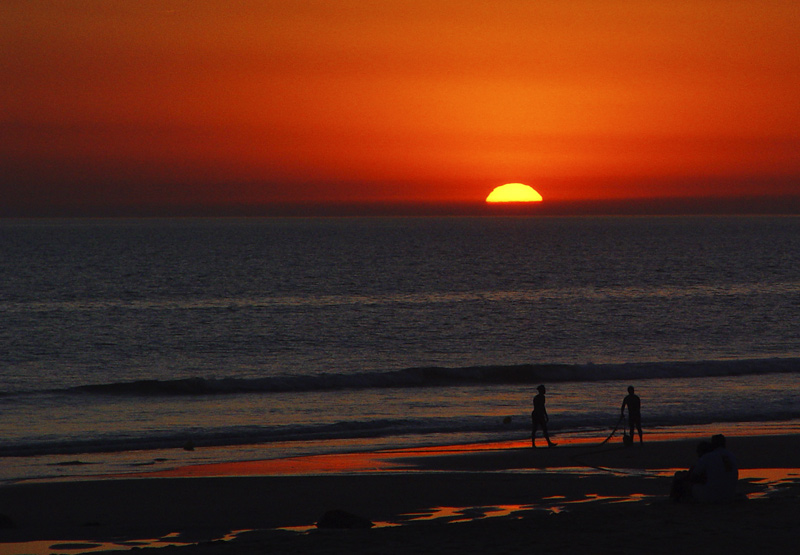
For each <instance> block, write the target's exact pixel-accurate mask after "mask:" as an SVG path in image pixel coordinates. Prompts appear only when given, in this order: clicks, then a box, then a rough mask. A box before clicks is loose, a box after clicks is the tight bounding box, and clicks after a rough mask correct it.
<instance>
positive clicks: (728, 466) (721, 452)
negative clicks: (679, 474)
mask: <svg viewBox="0 0 800 555" xmlns="http://www.w3.org/2000/svg"><path fill="white" fill-rule="evenodd" d="M711 447H712V449H711V451H710V452H708V453H706V454H705V455H703V456H702V457H700V460H699V461H697V464H696V465H695V466H694V468H692V471H691V476H690V480H691V481H692V499H694V500H695V501H699V502H700V503H720V502H724V501H733V500H734V499H735V498H736V484H737V483H738V482H739V467H738V465H737V463H736V457H734V456H733V453H731V452H730V451H728V449H727V447H726V446H725V436H724V435H722V434H717V435H715V436H712V437H711Z"/></svg>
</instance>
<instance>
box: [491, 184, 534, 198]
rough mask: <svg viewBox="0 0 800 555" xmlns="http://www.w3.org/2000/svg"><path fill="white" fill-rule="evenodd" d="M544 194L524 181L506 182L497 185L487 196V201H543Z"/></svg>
mask: <svg viewBox="0 0 800 555" xmlns="http://www.w3.org/2000/svg"><path fill="white" fill-rule="evenodd" d="M541 201H542V195H540V194H539V192H538V191H536V189H534V188H533V187H531V186H530V185H525V184H524V183H506V184H505V185H500V186H499V187H495V188H494V190H493V191H492V192H491V193H489V196H488V197H486V202H489V203H497V202H541Z"/></svg>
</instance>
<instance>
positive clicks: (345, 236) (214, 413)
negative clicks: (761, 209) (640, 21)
mask: <svg viewBox="0 0 800 555" xmlns="http://www.w3.org/2000/svg"><path fill="white" fill-rule="evenodd" d="M540 383H543V384H546V386H547V388H548V401H547V403H548V404H547V406H548V412H549V413H550V418H551V422H550V426H551V431H552V432H553V433H554V434H555V435H556V436H561V437H570V436H574V437H579V436H585V437H596V438H598V439H602V438H604V437H606V436H607V434H608V433H609V431H610V429H611V428H612V427H613V426H614V425H615V423H616V422H617V421H618V418H619V411H620V405H621V402H622V398H623V397H624V395H625V393H626V388H627V387H628V385H634V386H635V387H636V390H637V393H638V394H639V395H640V396H641V398H642V407H643V409H642V410H643V421H644V426H645V432H646V433H648V432H651V431H656V430H659V431H662V432H669V431H670V430H672V431H677V430H681V429H686V428H687V427H691V426H710V429H713V428H714V426H723V425H725V426H738V427H741V428H748V427H764V426H772V427H774V428H777V429H788V430H794V431H797V430H798V429H800V218H797V217H576V218H570V217H550V218H540V217H498V218H493V217H475V218H455V217H451V218H353V219H348V218H331V219H325V218H318V219H301V218H289V219H241V220H237V219H209V220H200V219H176V220H58V221H55V220H41V221H19V220H6V221H0V480H6V481H8V480H17V479H21V478H30V477H47V476H63V475H98V474H102V473H107V472H128V471H146V470H153V469H164V468H171V467H174V466H178V465H182V464H193V463H201V462H219V461H230V460H246V459H268V458H277V457H285V456H290V455H298V454H309V453H325V452H341V451H347V450H360V449H373V448H376V447H386V448H389V447H408V446H417V445H430V444H442V443H463V442H472V441H495V440H498V441H503V440H514V439H526V438H528V437H529V426H530V416H529V415H530V410H531V398H532V396H533V394H534V393H535V388H536V386H537V385H539V384H540ZM189 447H194V449H193V450H188V449H187V448H189Z"/></svg>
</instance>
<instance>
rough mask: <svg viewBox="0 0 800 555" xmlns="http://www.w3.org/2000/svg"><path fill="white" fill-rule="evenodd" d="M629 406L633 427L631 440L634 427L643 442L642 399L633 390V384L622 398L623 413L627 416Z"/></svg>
mask: <svg viewBox="0 0 800 555" xmlns="http://www.w3.org/2000/svg"><path fill="white" fill-rule="evenodd" d="M626 406H627V407H628V425H629V426H630V429H631V441H633V428H634V427H635V428H636V430H637V431H638V432H639V443H642V401H641V399H639V396H638V395H636V394H635V393H634V392H633V386H632V385H629V386H628V394H627V395H626V396H625V398H624V399H623V400H622V414H621V415H620V418H622V417H623V416H625V407H626Z"/></svg>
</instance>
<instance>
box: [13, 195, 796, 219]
mask: <svg viewBox="0 0 800 555" xmlns="http://www.w3.org/2000/svg"><path fill="white" fill-rule="evenodd" d="M604 215H607V216H670V215H674V216H680V215H776V216H777V215H800V194H797V195H780V196H767V195H750V196H740V197H719V196H707V197H644V198H615V199H575V200H543V201H539V202H508V203H487V202H485V201H484V200H476V201H441V200H440V201H401V200H383V201H381V200H371V201H283V202H264V203H229V204H221V203H217V204H204V203H194V204H192V203H173V204H146V203H140V204H134V203H125V204H122V203H120V204H115V205H111V204H96V205H90V204H75V205H58V206H55V205H54V206H47V205H36V206H18V207H9V206H6V207H5V208H3V207H0V219H48V218H153V217H156V218H192V217H197V218H232V217H243V218H247V217H254V218H257V217H371V216H372V217H381V216H385V217H390V216H604Z"/></svg>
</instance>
